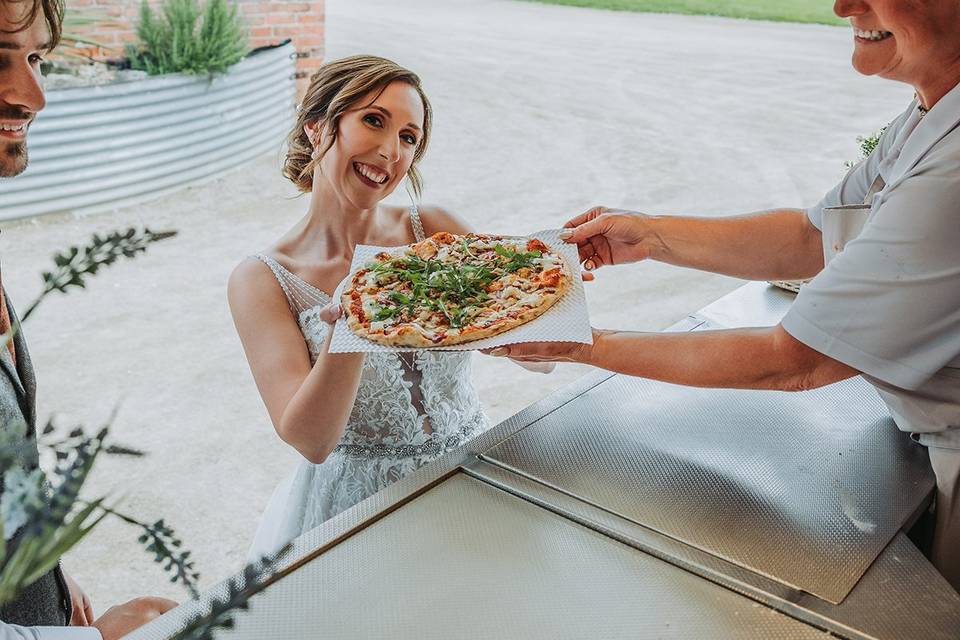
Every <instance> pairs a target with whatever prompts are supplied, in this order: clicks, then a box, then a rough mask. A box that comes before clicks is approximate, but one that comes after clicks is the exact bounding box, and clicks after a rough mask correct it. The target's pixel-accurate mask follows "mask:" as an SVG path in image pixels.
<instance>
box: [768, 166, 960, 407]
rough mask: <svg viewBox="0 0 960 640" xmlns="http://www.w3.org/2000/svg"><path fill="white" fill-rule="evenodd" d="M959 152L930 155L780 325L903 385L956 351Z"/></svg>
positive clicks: (880, 204)
mask: <svg viewBox="0 0 960 640" xmlns="http://www.w3.org/2000/svg"><path fill="white" fill-rule="evenodd" d="M957 175H960V154H957V153H956V150H954V151H953V154H952V156H951V155H949V154H948V150H947V149H940V150H939V152H937V150H936V149H935V150H934V151H932V152H931V153H930V155H929V156H928V158H927V159H925V160H924V161H922V162H921V164H919V165H918V166H917V167H916V168H915V169H914V170H913V171H912V173H911V174H910V175H909V176H908V177H906V178H905V179H904V180H903V181H901V182H899V183H898V184H897V185H896V186H895V187H893V188H891V189H890V190H889V191H888V192H886V193H885V194H884V196H883V197H882V198H881V199H878V201H877V202H876V203H874V206H875V208H876V209H875V212H874V213H873V214H872V217H871V218H869V219H868V221H867V224H866V226H865V227H864V230H863V231H862V232H861V234H860V235H859V236H858V237H857V238H855V239H854V240H852V241H850V242H849V243H847V245H846V247H845V248H844V250H843V251H842V252H841V253H840V254H838V255H837V256H836V257H835V258H834V259H833V260H831V261H830V263H829V264H827V266H826V267H825V268H824V270H823V271H821V272H820V274H819V275H818V276H817V277H816V278H814V279H813V280H812V281H811V282H809V283H808V284H807V285H805V286H804V287H803V289H802V290H801V291H800V293H799V294H798V296H797V299H796V301H795V302H794V304H793V306H792V307H791V309H790V310H789V311H788V312H787V315H786V316H785V317H784V319H783V323H782V324H783V327H784V329H785V330H786V331H787V332H788V333H790V334H791V335H792V336H793V337H795V338H797V339H798V340H800V341H801V342H803V343H805V344H806V345H808V346H810V347H811V348H813V349H816V350H817V351H820V352H821V353H824V354H826V355H828V356H830V357H832V358H834V359H836V360H839V361H841V362H844V363H846V364H848V365H850V366H851V367H854V368H855V369H858V370H859V371H861V372H863V373H866V374H869V375H871V376H874V377H876V378H879V379H880V380H883V381H884V382H887V383H889V384H891V385H894V386H897V387H900V388H903V389H916V388H917V387H918V386H920V385H921V384H923V383H924V382H925V381H926V380H927V379H928V378H929V377H930V376H932V375H933V374H934V373H936V372H937V371H939V370H940V369H942V368H943V367H944V366H947V365H948V364H949V363H950V362H951V361H953V360H955V359H956V358H957V356H958V355H960V250H958V247H960V180H957V178H956V176H957Z"/></svg>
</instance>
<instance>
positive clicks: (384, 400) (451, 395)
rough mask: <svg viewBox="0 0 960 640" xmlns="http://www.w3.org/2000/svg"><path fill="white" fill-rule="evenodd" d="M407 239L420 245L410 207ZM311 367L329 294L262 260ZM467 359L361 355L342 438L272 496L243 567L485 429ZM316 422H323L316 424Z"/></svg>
mask: <svg viewBox="0 0 960 640" xmlns="http://www.w3.org/2000/svg"><path fill="white" fill-rule="evenodd" d="M410 218H411V222H412V225H413V230H414V235H415V237H416V238H417V240H421V239H423V237H424V234H423V226H422V224H421V223H420V218H419V215H418V213H417V211H416V208H412V209H411V211H410ZM256 257H257V258H259V259H260V260H262V261H263V262H264V263H266V264H267V265H268V266H269V267H270V269H271V270H272V271H273V273H274V275H275V276H276V278H277V280H278V282H279V283H280V286H281V287H282V288H283V292H284V293H285V294H286V296H287V300H288V301H289V303H290V309H291V311H292V312H293V313H294V314H295V315H296V317H297V322H298V324H299V325H300V330H301V332H303V337H304V340H305V341H306V343H307V347H308V348H309V350H310V358H311V361H316V358H317V356H318V354H319V353H320V350H321V349H322V347H323V343H324V339H325V337H326V335H327V331H329V325H327V323H325V322H323V321H322V320H321V319H320V317H319V312H320V309H322V308H323V307H324V306H326V305H327V304H329V303H330V296H328V295H327V294H326V293H324V292H323V291H320V290H319V289H317V288H316V287H313V286H311V285H310V284H308V283H307V282H305V281H304V280H302V279H301V278H300V277H298V276H297V275H295V274H294V273H292V272H290V271H289V270H287V269H286V268H284V267H283V266H282V265H281V264H280V263H278V262H277V261H276V260H274V259H273V258H270V257H269V256H266V255H258V256H256ZM470 357H471V356H470V352H449V351H448V352H429V351H417V352H410V353H368V354H367V355H366V359H365V360H364V363H363V371H362V373H361V377H360V386H359V388H358V389H357V396H356V399H355V400H354V403H353V409H352V411H351V413H350V419H349V421H348V422H347V426H346V429H345V430H344V433H343V437H342V438H341V439H340V442H339V443H338V444H337V446H336V448H335V449H334V450H333V453H331V454H330V455H329V456H328V457H327V459H326V460H325V461H324V462H323V463H322V464H312V463H310V462H308V461H306V460H303V461H301V462H300V465H299V466H298V468H297V469H296V471H295V472H294V473H293V475H292V476H290V477H288V478H287V479H286V480H284V481H283V482H282V483H281V484H280V485H279V486H278V487H277V488H276V490H275V491H274V492H273V496H272V497H271V498H270V502H269V503H268V505H267V508H266V510H265V511H264V514H263V518H262V520H261V521H260V526H259V527H258V529H257V533H256V536H255V538H254V541H253V544H252V546H251V548H250V551H249V553H248V560H255V559H259V558H260V557H261V556H263V555H265V554H267V553H271V552H273V551H275V550H277V549H279V548H280V547H281V546H283V545H284V544H286V543H287V542H288V541H290V540H292V539H293V538H295V537H297V536H299V535H300V534H302V533H304V532H306V531H309V530H310V529H313V528H315V527H316V526H318V525H319V524H321V523H322V522H324V521H325V520H327V519H329V518H332V517H333V516H335V515H337V514H338V513H340V512H341V511H344V510H345V509H348V508H349V507H351V506H353V505H355V504H357V503H358V502H360V501H361V500H363V499H364V498H367V497H368V496H371V495H373V494H374V493H376V492H377V491H379V490H380V489H383V488H384V487H386V486H387V485H389V484H390V483H392V482H396V481H397V480H399V479H400V478H402V477H404V476H405V475H407V474H408V473H410V472H411V471H413V470H415V469H417V468H418V467H420V466H422V465H424V464H426V463H427V462H430V461H431V460H433V459H435V458H437V457H439V456H440V455H442V454H444V453H446V452H447V451H450V450H451V449H453V448H455V447H458V446H460V445H461V444H463V443H464V442H466V441H467V440H469V439H471V438H473V437H474V436H476V435H478V434H479V433H481V432H482V431H484V430H486V429H487V428H489V426H490V423H489V419H488V418H487V416H486V414H485V413H484V412H483V407H482V406H481V404H480V398H479V397H478V395H477V392H476V390H475V389H474V387H473V384H472V382H471V369H470ZM317 420H323V416H322V415H320V416H317Z"/></svg>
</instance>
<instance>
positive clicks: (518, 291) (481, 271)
mask: <svg viewBox="0 0 960 640" xmlns="http://www.w3.org/2000/svg"><path fill="white" fill-rule="evenodd" d="M571 282H572V276H571V273H570V269H569V267H568V266H567V263H566V261H565V260H564V259H563V257H562V256H561V255H560V254H559V253H558V252H556V251H554V250H553V249H551V248H550V247H549V246H547V245H546V244H545V243H544V242H542V241H540V240H538V239H536V238H533V239H526V238H509V237H504V236H492V235H480V234H473V233H470V234H466V235H454V234H452V233H446V232H440V233H436V234H434V235H433V236H431V237H429V238H427V239H425V240H422V241H420V242H417V243H414V244H411V245H407V246H405V247H399V248H397V249H395V250H393V251H390V252H387V251H383V252H381V253H378V254H377V255H376V256H375V258H374V260H373V261H372V262H370V263H368V264H366V265H365V266H364V267H363V268H361V269H359V270H358V271H357V272H356V273H354V274H353V276H352V277H351V278H350V280H349V283H348V284H347V286H345V287H344V290H343V293H342V295H341V299H340V303H341V305H342V307H343V310H344V314H345V316H346V321H347V325H348V326H349V327H350V329H351V330H352V331H353V332H354V333H355V334H357V335H358V336H360V337H362V338H366V339H368V340H372V341H374V342H377V343H379V344H384V345H388V346H393V347H440V346H446V345H453V344H462V343H464V342H470V341H472V340H479V339H481V338H487V337H490V336H495V335H499V334H501V333H503V332H505V331H509V330H510V329H513V328H514V327H517V326H519V325H522V324H524V323H527V322H530V321H531V320H533V319H534V318H537V317H539V316H541V315H543V313H544V312H545V311H546V310H547V309H549V308H550V307H551V306H553V305H554V304H555V303H556V302H557V300H559V299H560V298H562V297H563V295H564V294H565V293H566V292H567V291H568V290H569V289H570V287H571Z"/></svg>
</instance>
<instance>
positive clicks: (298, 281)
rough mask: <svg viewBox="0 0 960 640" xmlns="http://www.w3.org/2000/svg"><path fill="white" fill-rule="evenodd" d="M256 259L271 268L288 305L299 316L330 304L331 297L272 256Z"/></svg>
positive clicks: (256, 256)
mask: <svg viewBox="0 0 960 640" xmlns="http://www.w3.org/2000/svg"><path fill="white" fill-rule="evenodd" d="M254 257H255V258H256V259H257V260H260V261H261V262H263V263H264V264H265V265H267V266H268V267H270V271H272V272H273V275H274V277H276V279H277V282H279V283H280V288H281V289H283V293H284V294H285V295H286V296H287V303H288V304H289V305H290V309H291V310H292V311H293V312H294V313H296V314H298V315H299V314H300V313H303V312H304V311H306V310H307V309H312V308H313V307H315V306H317V305H318V304H328V303H329V302H330V296H329V295H327V294H326V293H325V292H323V291H321V290H320V289H318V288H316V287H315V286H313V285H312V284H310V283H309V282H306V281H305V280H304V279H303V278H301V277H300V276H298V275H297V274H295V273H293V272H292V271H290V270H289V269H287V268H286V267H285V266H283V265H282V264H280V263H279V262H277V261H276V260H274V259H273V258H271V257H270V256H268V255H264V254H262V253H258V254H256V255H255V256H254Z"/></svg>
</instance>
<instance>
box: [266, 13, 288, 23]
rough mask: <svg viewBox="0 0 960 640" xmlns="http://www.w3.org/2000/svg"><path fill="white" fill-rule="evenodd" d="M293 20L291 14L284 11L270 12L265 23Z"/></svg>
mask: <svg viewBox="0 0 960 640" xmlns="http://www.w3.org/2000/svg"><path fill="white" fill-rule="evenodd" d="M294 21H295V20H294V18H293V16H291V15H289V14H286V13H279V14H278V13H272V14H270V15H268V16H267V17H266V23H267V24H292V23H293V22H294Z"/></svg>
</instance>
